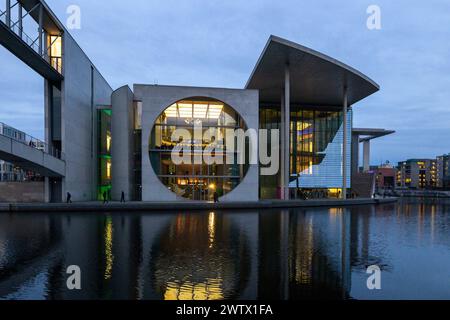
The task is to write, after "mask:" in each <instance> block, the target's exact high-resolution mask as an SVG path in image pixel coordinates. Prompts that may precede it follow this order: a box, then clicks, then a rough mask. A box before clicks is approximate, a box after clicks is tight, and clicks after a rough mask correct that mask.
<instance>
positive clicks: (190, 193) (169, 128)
mask: <svg viewBox="0 0 450 320" xmlns="http://www.w3.org/2000/svg"><path fill="white" fill-rule="evenodd" d="M200 125H201V126H202V130H203V134H202V136H201V137H200V138H198V137H196V135H195V133H194V128H195V127H196V126H200ZM177 129H184V130H186V131H187V132H188V133H189V134H190V139H189V140H186V141H172V134H173V133H174V132H175V131H176V130H177ZM229 129H231V130H235V129H243V130H244V131H246V130H247V127H246V125H245V123H244V121H243V119H242V118H241V117H240V116H239V114H238V113H237V112H236V111H235V110H234V109H233V108H232V107H231V106H229V105H227V104H225V103H222V102H220V101H217V100H213V99H207V98H195V99H189V100H181V101H178V102H176V103H174V104H172V105H170V106H169V107H167V108H166V109H165V110H164V111H163V112H162V113H161V115H160V116H159V117H158V119H157V120H156V123H155V125H154V127H153V130H152V133H151V136H150V141H149V150H150V160H151V164H152V167H153V170H154V171H155V173H156V175H157V176H158V177H159V179H160V181H161V182H162V183H163V184H164V185H165V186H166V187H167V188H168V189H169V190H170V191H172V192H173V193H175V194H176V195H178V196H179V197H183V198H186V199H190V200H208V201H209V200H213V196H214V193H217V194H218V195H219V196H223V195H225V194H227V193H229V192H231V191H232V190H233V189H234V188H235V187H236V186H237V185H238V184H239V183H240V182H241V181H242V180H243V178H244V177H245V175H246V173H247V170H248V162H247V160H245V164H238V163H237V157H238V153H237V152H236V151H235V150H226V138H227V137H226V130H229ZM207 130H208V133H209V134H207V132H206V131H207ZM179 143H182V144H183V147H184V150H189V154H188V155H186V156H187V157H188V158H189V159H191V162H190V163H187V164H186V163H184V162H183V163H182V164H175V163H174V162H173V161H172V154H171V152H172V150H173V148H174V147H175V146H176V145H178V144H179ZM210 146H213V148H214V150H215V151H214V158H215V159H216V160H217V162H216V163H213V164H209V163H206V162H205V160H204V158H203V157H201V158H200V161H196V159H198V158H196V155H200V156H201V155H202V154H201V153H200V152H199V150H201V151H204V150H205V149H206V148H207V147H210ZM245 148H246V152H245V153H246V155H248V154H249V152H248V144H247V145H246V146H245ZM230 154H231V155H233V156H234V157H235V162H234V164H226V159H227V156H229V155H230ZM144 174H145V173H144Z"/></svg>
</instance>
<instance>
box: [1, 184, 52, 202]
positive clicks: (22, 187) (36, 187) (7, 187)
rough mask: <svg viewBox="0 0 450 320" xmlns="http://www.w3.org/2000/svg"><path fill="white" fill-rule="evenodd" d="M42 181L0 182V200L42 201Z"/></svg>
mask: <svg viewBox="0 0 450 320" xmlns="http://www.w3.org/2000/svg"><path fill="white" fill-rule="evenodd" d="M43 201H44V182H0V202H8V203H17V202H43Z"/></svg>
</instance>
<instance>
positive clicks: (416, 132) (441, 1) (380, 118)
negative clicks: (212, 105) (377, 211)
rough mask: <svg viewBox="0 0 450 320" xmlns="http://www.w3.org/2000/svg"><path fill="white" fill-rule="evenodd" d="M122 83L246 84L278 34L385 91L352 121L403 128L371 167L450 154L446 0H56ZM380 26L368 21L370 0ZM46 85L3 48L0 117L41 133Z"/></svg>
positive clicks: (110, 75) (449, 5) (96, 58)
mask: <svg viewBox="0 0 450 320" xmlns="http://www.w3.org/2000/svg"><path fill="white" fill-rule="evenodd" d="M47 3H48V4H49V5H50V7H51V8H53V10H54V12H55V13H56V14H57V16H58V17H59V18H60V20H61V21H62V22H63V23H65V22H66V20H67V17H68V15H67V13H66V10H67V7H68V6H69V5H73V4H75V5H78V6H79V7H80V8H81V13H82V17H81V19H82V20H81V23H82V24H81V29H80V30H72V31H71V33H72V35H73V36H74V38H75V39H76V40H77V41H78V43H79V44H80V45H81V47H82V48H83V49H84V50H85V52H86V53H87V54H88V56H89V57H90V58H91V59H92V61H93V62H94V64H95V65H96V66H97V67H98V69H99V70H100V71H101V72H102V74H103V75H104V76H105V77H106V79H107V80H108V81H109V82H110V84H111V86H112V87H113V88H117V87H119V86H122V85H124V84H130V85H132V84H133V83H149V84H154V83H158V84H177V85H194V86H218V87H231V88H242V87H243V86H244V85H245V83H246V81H247V79H248V77H249V74H250V72H251V70H252V69H253V67H254V65H255V63H256V60H257V58H258V57H259V55H260V53H261V51H262V49H263V48H264V45H265V43H266V41H267V38H268V37H269V35H270V34H274V35H277V36H280V37H283V38H287V39H289V40H292V41H295V42H298V43H300V44H302V45H305V46H307V47H311V48H313V49H315V50H318V51H320V52H323V53H325V54H328V55H330V56H332V57H334V58H336V59H338V60H341V61H342V62H344V63H347V64H349V65H351V66H352V67H355V68H356V69H358V70H360V71H362V72H363V73H365V74H367V75H368V76H369V77H371V78H372V79H374V80H375V81H376V82H377V83H379V84H380V86H381V91H380V92H379V93H376V94H375V95H373V96H371V97H369V98H367V99H365V100H363V101H361V102H360V103H358V104H357V105H356V106H355V108H354V110H355V118H354V120H355V124H354V125H355V127H381V128H386V129H394V130H396V131H397V134H396V135H394V136H390V137H386V138H383V139H380V140H379V141H377V142H374V143H373V147H372V150H373V153H372V159H371V160H372V163H373V164H379V163H381V162H382V161H386V160H390V161H391V162H397V161H401V160H404V159H407V158H417V157H435V156H436V155H440V154H444V153H449V152H450V59H449V58H450V2H449V1H448V0H428V1H410V0H396V1H392V0H370V1H366V0H353V1H336V0H314V1H312V0H311V1H306V0H289V1H287V0H283V1H265V0H246V1H242V0H227V1H223V0H221V1H218V0H183V1H181V0H179V1H174V0H158V1H157V0H128V1H123V0H108V1H107V0H97V1H92V0H47ZM372 4H375V5H378V6H379V7H380V8H381V22H382V28H381V30H369V29H368V28H367V27H366V20H367V18H368V16H369V15H368V14H367V13H366V10H367V8H368V6H369V5H372ZM42 92H43V81H42V79H41V78H40V77H39V76H37V75H36V74H34V72H33V71H32V70H30V69H29V68H28V67H26V66H24V65H23V64H22V63H21V62H19V61H18V60H17V59H16V58H15V57H13V56H12V55H11V54H10V53H9V52H7V51H6V50H5V49H4V48H2V47H1V48H0V101H1V102H0V121H2V122H6V123H8V124H12V125H14V126H16V127H18V128H19V129H22V130H24V131H26V132H29V133H30V134H32V135H34V136H37V137H39V138H42V137H43V131H44V115H43V93H42Z"/></svg>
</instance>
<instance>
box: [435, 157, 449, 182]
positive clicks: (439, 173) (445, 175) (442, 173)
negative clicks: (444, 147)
mask: <svg viewBox="0 0 450 320" xmlns="http://www.w3.org/2000/svg"><path fill="white" fill-rule="evenodd" d="M449 164H450V154H446V155H442V156H439V157H437V159H436V187H437V188H439V189H450V170H449V169H450V166H449Z"/></svg>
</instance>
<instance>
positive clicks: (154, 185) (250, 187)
mask: <svg viewBox="0 0 450 320" xmlns="http://www.w3.org/2000/svg"><path fill="white" fill-rule="evenodd" d="M134 96H135V99H136V100H139V101H142V200H143V201H173V200H182V199H180V198H177V196H176V195H175V194H174V193H173V192H171V191H169V190H168V189H167V187H166V186H164V185H163V184H162V182H161V181H160V180H159V178H158V177H157V176H156V174H155V172H154V170H153V168H152V166H151V163H150V158H149V139H150V134H151V130H152V128H153V125H154V123H155V121H156V119H157V117H158V116H159V115H160V114H161V113H162V112H163V111H164V110H165V109H166V108H167V107H169V106H170V105H172V104H173V103H175V102H177V101H179V100H182V99H186V98H191V97H208V98H213V99H217V100H220V101H222V102H224V103H226V104H228V105H230V106H231V107H232V108H233V109H235V110H236V111H237V112H238V113H239V114H240V115H241V116H242V117H243V119H244V121H245V122H246V124H247V126H248V128H249V129H255V130H258V122H259V111H258V110H259V94H258V91H256V90H237V89H216V88H197V87H177V86H154V85H135V86H134ZM113 140H114V139H113ZM258 188H259V172H258V165H251V166H250V168H249V170H248V172H247V175H246V176H245V178H244V180H243V181H242V182H241V183H240V184H239V185H238V186H237V187H236V188H235V189H234V190H233V191H232V192H230V193H229V194H226V195H225V196H224V197H222V198H221V201H224V202H226V201H245V200H248V201H252V200H258Z"/></svg>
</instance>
